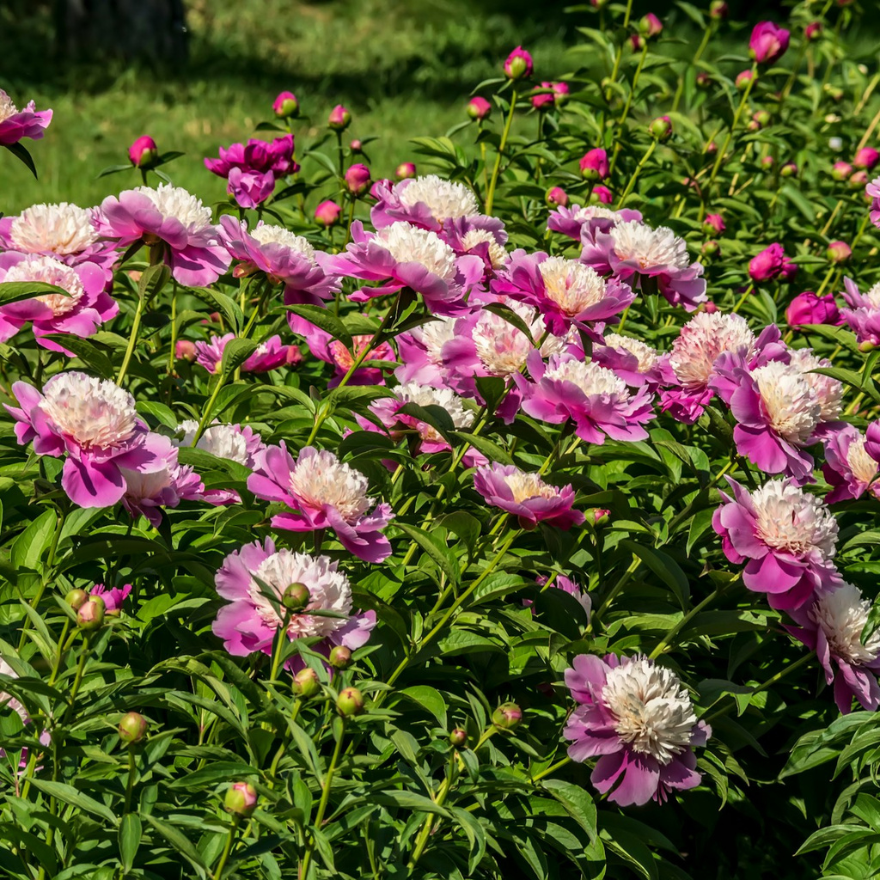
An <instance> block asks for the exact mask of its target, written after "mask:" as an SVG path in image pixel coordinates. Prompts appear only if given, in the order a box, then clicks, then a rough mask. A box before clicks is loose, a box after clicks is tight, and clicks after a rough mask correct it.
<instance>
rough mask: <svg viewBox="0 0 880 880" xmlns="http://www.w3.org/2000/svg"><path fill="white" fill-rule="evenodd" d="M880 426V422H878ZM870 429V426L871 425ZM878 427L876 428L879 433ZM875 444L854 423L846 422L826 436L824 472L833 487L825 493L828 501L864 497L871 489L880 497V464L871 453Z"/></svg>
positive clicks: (833, 501) (876, 496)
mask: <svg viewBox="0 0 880 880" xmlns="http://www.w3.org/2000/svg"><path fill="white" fill-rule="evenodd" d="M878 427H880V425H878ZM869 430H870V429H869ZM876 431H877V429H876V428H875V429H874V433H875V434H876ZM871 451H874V447H873V445H872V444H869V443H867V442H866V438H865V436H864V435H863V434H862V433H861V432H860V431H859V430H858V429H857V428H854V427H853V426H852V425H843V426H842V427H841V428H840V429H839V430H837V431H835V432H834V433H832V434H830V435H829V436H828V437H827V438H826V440H825V464H823V465H822V473H823V474H824V475H825V479H826V481H827V482H828V484H829V485H830V486H831V487H832V488H831V491H830V492H829V493H828V494H827V495H826V496H825V501H826V502H827V503H828V504H834V503H835V502H837V501H846V500H847V499H849V498H861V497H862V495H864V494H865V492H870V493H871V494H872V495H873V496H874V497H875V498H880V483H878V482H876V481H877V477H878V475H880V465H878V463H877V461H875V459H874V458H873V457H872V456H871Z"/></svg>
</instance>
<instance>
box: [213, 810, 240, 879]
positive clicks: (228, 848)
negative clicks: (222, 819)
mask: <svg viewBox="0 0 880 880" xmlns="http://www.w3.org/2000/svg"><path fill="white" fill-rule="evenodd" d="M240 821H241V819H240V817H239V816H234V817H233V819H232V826H231V827H230V829H229V835H228V836H227V838H226V845H225V846H224V847H223V853H222V854H221V856H220V861H219V862H217V868H216V869H215V871H214V880H221V878H222V877H223V872H224V871H225V870H226V863H227V862H228V861H229V855H230V853H231V852H232V844H233V842H234V841H235V832H236V831H237V830H238V823H239V822H240Z"/></svg>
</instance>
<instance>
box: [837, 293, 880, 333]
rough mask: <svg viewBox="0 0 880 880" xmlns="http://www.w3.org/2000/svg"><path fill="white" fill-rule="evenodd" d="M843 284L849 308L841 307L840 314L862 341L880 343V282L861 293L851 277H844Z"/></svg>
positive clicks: (844, 296) (844, 295)
mask: <svg viewBox="0 0 880 880" xmlns="http://www.w3.org/2000/svg"><path fill="white" fill-rule="evenodd" d="M843 286H844V291H843V298H844V300H845V301H846V304H847V305H848V306H849V308H848V309H841V311H840V314H841V317H842V318H843V320H844V321H845V322H846V325H847V326H848V327H849V328H850V330H852V331H853V333H855V334H856V338H857V339H858V340H859V342H860V343H863V344H866V345H880V284H875V285H874V286H873V287H872V288H871V289H870V290H868V291H867V293H859V289H858V287H857V286H856V284H855V282H853V281H852V280H851V279H849V278H844V279H843Z"/></svg>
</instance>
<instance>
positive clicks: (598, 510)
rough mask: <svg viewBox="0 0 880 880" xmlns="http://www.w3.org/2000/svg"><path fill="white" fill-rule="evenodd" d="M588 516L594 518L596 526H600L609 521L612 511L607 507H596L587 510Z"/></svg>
mask: <svg viewBox="0 0 880 880" xmlns="http://www.w3.org/2000/svg"><path fill="white" fill-rule="evenodd" d="M587 516H588V517H589V518H591V519H592V520H593V525H594V526H600V525H602V523H604V522H607V521H608V517H609V516H611V511H610V510H609V509H608V508H607V507H594V508H592V509H591V510H588V511H587Z"/></svg>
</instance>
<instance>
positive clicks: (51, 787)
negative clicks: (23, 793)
mask: <svg viewBox="0 0 880 880" xmlns="http://www.w3.org/2000/svg"><path fill="white" fill-rule="evenodd" d="M31 783H32V784H33V785H34V787H35V788H38V789H39V790H40V791H41V792H43V794H46V795H49V797H53V798H55V799H56V800H59V801H62V802H63V803H65V804H69V805H70V806H71V807H76V808H77V809H79V810H85V811H86V812H87V813H92V815H95V816H100V817H101V818H102V819H103V820H104V821H105V822H109V823H110V824H111V825H114V826H115V825H116V823H117V822H118V819H117V817H116V814H115V813H114V812H113V810H111V809H110V807H108V806H107V805H106V804H102V803H100V802H99V801H96V800H95V799H94V798H91V797H89V796H88V795H87V794H83V793H82V792H81V791H79V789H76V788H74V787H73V786H72V785H66V784H65V783H63V782H53V781H52V780H50V779H36V778H34V779H32V780H31Z"/></svg>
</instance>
